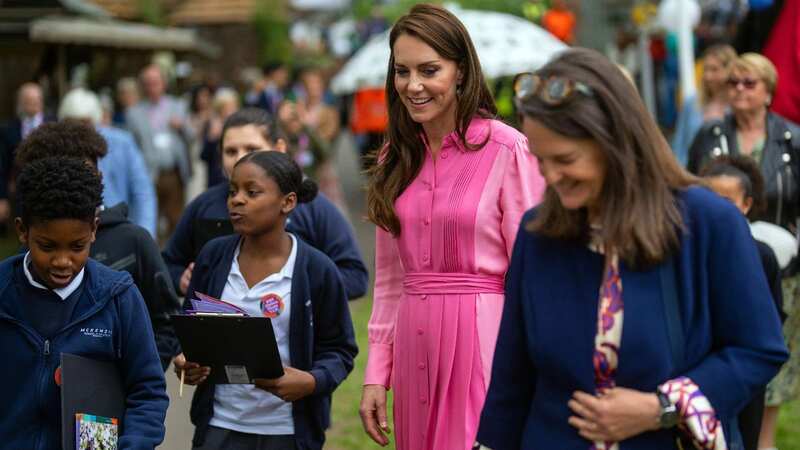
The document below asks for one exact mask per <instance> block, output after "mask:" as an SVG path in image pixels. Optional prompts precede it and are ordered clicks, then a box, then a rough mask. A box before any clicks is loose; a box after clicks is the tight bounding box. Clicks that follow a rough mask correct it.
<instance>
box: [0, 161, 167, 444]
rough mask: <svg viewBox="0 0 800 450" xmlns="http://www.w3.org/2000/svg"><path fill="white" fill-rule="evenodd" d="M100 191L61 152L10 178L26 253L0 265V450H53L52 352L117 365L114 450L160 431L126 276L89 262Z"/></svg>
mask: <svg viewBox="0 0 800 450" xmlns="http://www.w3.org/2000/svg"><path fill="white" fill-rule="evenodd" d="M102 189H103V188H102V184H101V181H100V177H99V174H98V173H97V171H96V170H95V169H93V168H91V166H89V165H87V164H86V163H85V162H84V161H81V160H77V159H72V158H66V157H57V158H47V159H43V160H39V161H35V162H33V163H31V164H29V165H28V166H27V167H25V168H23V170H22V172H21V174H20V176H19V178H18V179H17V195H18V199H19V204H20V217H17V218H16V220H15V224H16V228H17V232H18V234H19V238H20V241H21V242H22V243H23V244H25V245H26V246H28V247H29V248H30V250H29V251H28V252H27V253H25V254H24V255H17V256H13V257H11V258H9V259H6V260H5V261H3V262H2V263H0V353H2V355H3V358H4V359H3V363H4V364H5V365H6V367H7V368H9V370H5V371H3V373H2V375H0V404H2V405H3V407H4V411H5V419H4V420H0V442H2V446H3V448H14V449H23V448H24V449H36V450H38V449H43V450H44V449H53V448H60V447H61V442H60V441H61V401H60V387H59V383H60V377H59V375H58V373H59V364H60V360H61V353H62V352H67V353H72V354H77V355H81V356H85V357H88V358H92V359H97V360H105V361H115V362H116V363H117V365H118V367H119V371H120V376H121V377H122V381H123V385H124V386H125V389H126V394H127V410H126V412H125V415H124V417H122V418H121V419H122V422H123V424H124V425H123V428H122V433H121V435H120V436H119V441H118V448H119V449H148V450H152V449H153V448H154V447H155V446H156V445H158V444H159V443H160V442H161V441H162V439H163V437H164V418H165V415H166V410H167V404H168V398H167V395H166V392H165V389H166V385H165V382H164V376H163V372H162V370H161V365H160V363H159V359H158V353H157V352H156V348H155V343H154V340H153V332H152V329H151V327H150V323H149V321H148V320H147V311H146V309H145V306H144V302H143V300H142V297H141V295H140V294H139V292H138V290H137V289H136V287H135V286H133V282H132V281H131V277H130V275H128V274H126V273H122V272H117V271H114V270H111V269H109V268H107V267H105V266H103V265H101V264H99V263H97V262H95V261H93V260H91V259H89V248H90V245H91V243H92V242H93V241H94V237H95V231H96V229H97V219H96V210H97V207H99V206H100V204H101V193H102ZM87 330H91V331H87ZM86 382H91V380H86Z"/></svg>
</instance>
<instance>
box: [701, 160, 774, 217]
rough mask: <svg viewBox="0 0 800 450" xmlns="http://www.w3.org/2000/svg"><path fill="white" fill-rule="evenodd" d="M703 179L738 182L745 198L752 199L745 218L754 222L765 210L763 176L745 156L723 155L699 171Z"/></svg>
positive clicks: (752, 161)
mask: <svg viewBox="0 0 800 450" xmlns="http://www.w3.org/2000/svg"><path fill="white" fill-rule="evenodd" d="M700 176H701V177H703V178H714V177H723V176H725V177H733V178H736V179H737V180H739V186H740V187H741V188H742V191H743V192H744V197H745V198H752V199H753V206H752V207H751V208H750V211H749V212H748V213H747V218H748V219H750V220H756V219H758V218H759V217H760V216H761V213H762V212H763V211H764V210H765V209H766V206H767V199H766V196H765V190H764V176H763V175H762V174H761V169H759V167H758V164H757V163H756V162H755V161H754V160H753V158H749V157H747V156H741V155H724V156H720V157H717V158H715V159H713V160H711V161H709V162H708V164H706V165H705V166H703V168H702V169H701V170H700Z"/></svg>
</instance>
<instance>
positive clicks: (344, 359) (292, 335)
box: [184, 235, 358, 450]
mask: <svg viewBox="0 0 800 450" xmlns="http://www.w3.org/2000/svg"><path fill="white" fill-rule="evenodd" d="M238 243H239V236H238V235H232V236H224V237H221V238H217V239H214V240H212V241H210V242H209V243H208V244H207V245H206V246H205V247H203V250H202V251H201V252H200V255H198V257H197V261H195V267H194V272H193V273H192V282H191V284H190V285H189V290H188V292H195V291H198V292H203V293H206V294H208V295H211V296H212V297H216V298H220V296H221V295H222V291H223V290H224V289H225V283H226V281H227V280H228V274H229V273H230V271H231V263H232V262H233V254H234V252H235V250H236V246H237V245H238ZM297 244H298V246H297V259H296V260H295V265H294V272H292V302H291V305H290V308H291V320H290V324H289V359H290V361H291V366H292V367H294V368H296V369H300V370H305V371H308V372H310V373H311V375H313V376H314V379H315V380H316V389H315V390H314V393H313V394H312V395H310V396H308V397H306V398H303V399H300V400H298V401H296V402H294V403H293V405H292V415H293V417H294V431H295V441H296V446H297V449H298V450H318V449H322V445H323V444H324V443H325V430H326V429H327V428H328V426H329V425H330V409H331V394H332V393H333V391H334V389H336V387H337V386H339V384H340V383H341V382H342V381H344V379H345V378H346V377H347V374H349V373H350V371H351V370H353V360H354V359H355V357H356V355H357V354H358V346H357V345H356V338H355V333H354V331H353V323H352V321H351V320H350V309H349V307H348V305H347V297H346V295H345V292H344V285H343V283H342V281H341V277H340V276H339V271H338V270H336V266H334V265H333V263H332V262H331V260H330V259H328V257H327V256H325V255H324V254H323V253H321V252H320V251H318V250H316V249H315V248H313V247H311V246H310V245H308V244H306V243H305V242H303V241H302V240H300V239H298V240H297ZM184 307H187V308H188V307H189V303H188V301H187V302H185V303H184ZM190 415H191V418H192V423H193V424H194V425H195V427H196V428H195V432H194V439H193V444H194V445H196V446H200V445H202V444H203V442H204V441H205V435H206V432H207V431H208V423H209V421H210V420H211V418H212V417H213V416H214V385H213V384H212V383H210V382H206V383H203V384H201V385H199V386H198V387H197V389H196V390H195V394H194V398H192V408H191V412H190Z"/></svg>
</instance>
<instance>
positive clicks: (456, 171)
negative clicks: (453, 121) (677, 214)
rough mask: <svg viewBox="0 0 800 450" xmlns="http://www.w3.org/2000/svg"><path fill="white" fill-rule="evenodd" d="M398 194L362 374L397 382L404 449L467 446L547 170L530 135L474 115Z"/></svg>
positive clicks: (382, 239) (382, 244)
mask: <svg viewBox="0 0 800 450" xmlns="http://www.w3.org/2000/svg"><path fill="white" fill-rule="evenodd" d="M487 135H489V141H488V142H487V143H486V145H485V146H484V147H483V148H482V149H480V150H478V151H472V150H469V149H466V148H463V147H462V144H461V143H460V142H459V139H458V135H457V134H456V133H455V132H453V133H451V134H450V135H448V136H447V137H445V139H444V141H443V142H442V148H441V151H440V152H439V157H438V159H437V160H436V161H434V160H433V158H432V155H431V153H430V151H427V158H426V159H425V161H424V163H423V165H422V169H421V170H420V173H419V175H418V176H417V177H416V178H415V179H414V181H413V182H412V183H411V184H410V185H409V186H408V187H407V188H406V189H405V191H404V192H403V193H402V194H401V195H400V197H399V198H398V199H397V201H396V203H395V208H396V210H397V214H398V216H399V218H400V224H401V233H400V236H399V237H397V238H395V237H393V236H392V235H391V234H390V233H388V232H386V231H384V230H382V229H380V228H378V229H377V234H376V257H375V266H376V267H375V291H374V300H373V306H372V317H371V318H370V321H369V325H368V331H369V355H368V360H367V369H366V374H365V381H364V383H365V384H379V385H383V386H386V387H387V388H391V389H393V391H394V429H395V438H396V443H397V449H399V450H427V449H430V450H433V449H436V450H442V449H447V450H459V449H464V450H466V449H470V448H471V447H472V445H473V443H474V440H475V434H476V433H477V427H478V421H479V419H480V413H481V408H482V407H483V402H484V399H485V396H486V391H487V389H488V387H489V376H490V373H491V364H492V355H493V354H494V347H495V341H496V339H497V331H498V328H499V326H500V317H501V313H502V310H503V298H504V295H503V277H504V275H505V273H506V269H507V268H508V263H509V258H510V256H511V250H512V247H513V245H514V238H515V237H516V233H517V229H518V227H519V224H520V220H521V217H522V214H523V213H524V212H525V211H526V210H528V209H530V208H531V207H533V206H534V205H535V204H536V203H538V202H539V201H540V200H541V197H542V194H543V192H544V188H545V182H544V180H543V178H542V176H541V175H540V173H539V169H538V165H537V163H536V159H535V158H534V157H533V155H532V154H531V153H530V152H529V151H528V142H527V140H526V139H525V136H523V135H522V134H520V133H519V132H518V131H517V130H515V129H514V128H512V127H510V126H508V125H505V124H503V123H502V122H499V121H497V120H490V119H480V118H475V119H473V121H472V122H471V124H470V126H469V129H468V131H467V141H468V142H470V143H480V142H483V141H484V139H486V136H487Z"/></svg>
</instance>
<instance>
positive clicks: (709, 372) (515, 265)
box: [478, 187, 787, 450]
mask: <svg viewBox="0 0 800 450" xmlns="http://www.w3.org/2000/svg"><path fill="white" fill-rule="evenodd" d="M678 198H679V200H680V202H681V204H682V208H683V218H684V224H685V227H686V232H685V233H684V234H683V236H682V239H681V246H680V250H679V252H678V253H677V254H675V256H674V263H675V272H676V278H677V279H678V282H677V284H676V291H677V295H678V302H679V305H680V311H681V325H682V327H683V332H684V336H685V340H684V344H685V345H684V346H685V349H686V355H685V358H686V360H685V363H684V365H683V367H673V359H672V355H671V351H670V348H671V347H670V340H669V338H670V336H669V334H668V332H667V326H666V319H665V317H666V315H665V312H664V311H665V307H664V303H663V301H662V298H661V297H662V296H661V288H660V286H661V283H660V277H659V276H660V273H659V272H660V270H659V267H654V268H651V269H647V270H633V269H631V268H629V267H627V266H626V265H625V264H624V263H620V275H621V277H622V298H623V301H624V304H625V322H624V330H623V335H622V344H621V349H620V351H621V353H620V364H619V369H618V374H617V377H616V381H617V385H618V386H622V387H628V388H632V389H637V390H640V391H644V392H655V390H656V387H657V386H658V385H659V384H661V383H663V382H665V381H667V380H669V379H672V378H674V377H676V376H680V375H685V376H688V377H689V378H691V379H692V380H693V381H694V382H695V383H696V384H697V385H698V386H699V387H700V390H701V391H702V392H703V394H705V396H706V397H707V398H708V399H709V401H710V402H711V405H712V406H713V407H714V409H715V411H716V413H717V415H718V417H719V418H720V419H721V420H722V422H723V427H724V429H725V436H726V437H728V438H729V439H730V438H733V439H735V436H737V435H738V430H733V429H731V428H732V427H731V421H732V420H733V419H734V418H735V417H736V415H737V414H738V412H739V411H740V410H741V409H742V407H743V406H744V405H745V404H746V403H747V402H748V401H749V400H750V398H751V397H752V395H753V393H754V392H755V391H756V390H757V389H758V388H761V387H763V386H764V385H766V384H767V382H768V381H769V380H770V379H771V378H772V377H773V376H774V375H775V374H776V373H777V371H778V369H779V368H780V366H781V364H782V363H783V362H784V361H785V360H786V358H787V351H786V346H785V345H784V342H783V338H782V336H781V326H780V322H779V320H778V315H777V312H776V311H775V307H774V305H773V302H772V299H771V298H770V291H769V287H768V285H767V282H766V279H765V277H764V271H763V269H762V268H761V261H760V259H759V256H758V253H757V251H756V248H755V246H754V244H753V239H752V237H751V236H750V230H749V228H748V225H747V222H746V221H745V218H744V216H742V214H741V213H740V212H739V211H738V210H736V208H735V207H734V206H733V205H732V204H731V203H730V202H728V201H726V200H723V199H721V198H720V197H718V196H717V195H715V194H713V193H711V192H710V191H708V190H706V189H704V188H695V187H693V188H689V189H688V190H686V191H683V192H681V193H680V194H678ZM533 214H534V213H533V212H532V211H529V212H528V213H527V214H526V215H525V217H524V219H523V221H522V225H521V227H524V226H525V224H526V223H527V222H529V221H530V220H531V219H532V217H533ZM603 264H604V257H603V256H602V255H600V254H597V253H593V252H591V251H590V250H589V249H588V248H587V246H586V244H585V243H582V242H576V241H566V240H556V239H551V238H546V237H543V236H541V235H536V234H533V233H530V232H527V231H525V229H524V228H520V231H519V234H518V235H517V240H516V243H515V246H514V252H513V255H512V258H511V264H510V267H509V270H508V273H507V278H506V298H505V307H504V309H503V318H502V321H501V325H500V333H499V337H498V341H497V348H496V351H495V355H494V366H493V368H492V378H491V385H490V387H489V393H488V396H487V399H486V404H485V406H484V409H483V414H482V416H481V424H480V431H479V433H478V440H479V441H480V442H481V443H482V444H483V445H486V446H488V447H490V448H493V449H495V450H511V449H555V448H557V449H560V450H562V449H563V450H573V449H574V450H585V449H586V448H588V447H589V445H590V443H589V442H588V441H586V440H584V439H583V438H582V437H580V436H579V435H578V433H577V432H576V430H575V428H573V427H572V426H570V425H569V424H568V423H567V418H568V417H569V416H570V410H569V408H568V407H567V402H568V401H569V399H570V398H571V396H572V393H573V392H574V391H576V390H582V391H584V392H589V393H592V392H595V382H594V369H593V365H592V355H593V352H594V339H595V334H596V332H597V307H598V295H599V287H600V282H601V278H602V272H603ZM734 431H736V432H734ZM729 443H730V441H729ZM620 448H621V450H645V449H647V450H650V449H672V448H676V447H675V444H674V434H673V431H669V430H661V431H656V432H649V433H644V434H641V435H639V436H636V437H633V438H631V439H628V440H626V441H624V442H622V443H621V445H620ZM731 448H734V447H731Z"/></svg>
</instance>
